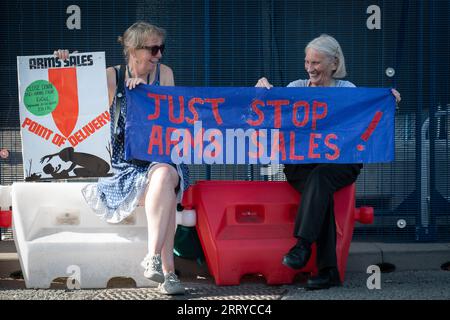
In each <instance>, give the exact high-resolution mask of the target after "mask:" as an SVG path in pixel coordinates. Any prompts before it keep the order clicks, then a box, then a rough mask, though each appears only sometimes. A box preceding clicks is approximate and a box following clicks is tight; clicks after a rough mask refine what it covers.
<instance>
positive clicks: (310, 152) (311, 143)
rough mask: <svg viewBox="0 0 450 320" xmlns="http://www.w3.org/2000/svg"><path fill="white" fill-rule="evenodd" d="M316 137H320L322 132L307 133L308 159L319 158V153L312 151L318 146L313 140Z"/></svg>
mask: <svg viewBox="0 0 450 320" xmlns="http://www.w3.org/2000/svg"><path fill="white" fill-rule="evenodd" d="M316 138H322V134H321V133H310V134H309V149H308V158H310V159H320V154H319V153H314V149H316V148H317V147H318V146H319V145H318V144H317V143H315V141H314V140H315V139H316Z"/></svg>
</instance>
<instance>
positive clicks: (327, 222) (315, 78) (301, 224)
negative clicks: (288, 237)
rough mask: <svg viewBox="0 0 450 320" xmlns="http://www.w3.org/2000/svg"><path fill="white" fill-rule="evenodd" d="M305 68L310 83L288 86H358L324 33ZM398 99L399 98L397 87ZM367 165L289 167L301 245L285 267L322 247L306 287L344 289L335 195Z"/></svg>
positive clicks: (262, 83)
mask: <svg viewBox="0 0 450 320" xmlns="http://www.w3.org/2000/svg"><path fill="white" fill-rule="evenodd" d="M305 70H306V72H307V73H308V75H309V79H300V80H296V81H293V82H291V83H290V84H288V87H355V85H354V84H353V83H351V82H349V81H345V80H340V78H344V77H345V76H346V68H345V60H344V54H343V53H342V49H341V46H340V45H339V43H338V42H337V41H336V39H334V38H333V37H331V36H329V35H321V36H320V37H318V38H315V39H314V40H312V41H311V42H310V43H309V44H308V45H307V46H306V48H305ZM256 87H264V88H267V89H270V88H271V87H272V85H271V84H270V83H269V81H268V80H267V79H266V78H261V79H259V80H258V83H257V84H256ZM392 94H393V95H394V96H395V99H396V101H397V103H398V102H400V94H399V93H398V92H397V91H396V90H394V89H392ZM361 168H362V164H356V163H355V164H334V163H327V164H289V165H285V166H284V173H285V175H286V179H287V181H288V182H289V183H290V184H291V185H292V186H293V187H294V188H295V189H296V190H297V191H299V192H300V193H301V194H302V199H301V203H300V207H299V209H298V213H297V217H296V221H295V225H294V237H295V238H297V243H296V245H295V246H294V247H292V248H291V249H290V250H289V252H288V253H287V254H286V255H285V256H284V257H283V260H282V263H283V264H284V265H286V266H288V267H290V268H292V269H301V268H303V267H304V266H305V265H306V264H307V262H308V260H309V258H310V256H311V245H312V244H313V243H314V242H315V243H316V245H317V257H316V261H317V267H318V269H319V275H318V276H316V277H313V278H311V279H308V281H307V284H306V288H307V289H324V288H329V287H333V286H340V285H341V280H340V277H339V272H338V269H337V257H336V225H335V221H334V204H333V194H334V192H336V191H337V190H339V189H341V188H343V187H345V186H348V185H350V184H352V183H354V182H355V181H356V179H357V177H358V175H359V172H360V170H361Z"/></svg>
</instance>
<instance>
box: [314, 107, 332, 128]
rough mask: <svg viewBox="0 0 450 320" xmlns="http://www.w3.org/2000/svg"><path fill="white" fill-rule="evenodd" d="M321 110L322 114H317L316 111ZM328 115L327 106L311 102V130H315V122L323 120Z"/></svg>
mask: <svg viewBox="0 0 450 320" xmlns="http://www.w3.org/2000/svg"><path fill="white" fill-rule="evenodd" d="M318 108H323V112H322V113H320V114H317V109H318ZM327 113H328V105H327V104H326V103H325V102H319V101H314V102H313V111H312V126H311V129H313V130H316V126H317V120H320V119H323V118H325V117H326V116H327Z"/></svg>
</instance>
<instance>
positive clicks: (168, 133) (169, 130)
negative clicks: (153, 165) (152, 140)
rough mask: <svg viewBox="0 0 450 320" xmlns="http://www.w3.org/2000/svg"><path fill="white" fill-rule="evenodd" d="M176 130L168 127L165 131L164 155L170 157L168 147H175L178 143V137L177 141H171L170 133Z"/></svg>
mask: <svg viewBox="0 0 450 320" xmlns="http://www.w3.org/2000/svg"><path fill="white" fill-rule="evenodd" d="M176 130H177V129H176V128H172V127H169V128H167V130H166V155H170V147H171V146H172V145H176V144H177V143H178V142H179V141H180V137H178V140H172V133H173V132H174V131H176Z"/></svg>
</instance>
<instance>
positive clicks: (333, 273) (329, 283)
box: [306, 268, 342, 290]
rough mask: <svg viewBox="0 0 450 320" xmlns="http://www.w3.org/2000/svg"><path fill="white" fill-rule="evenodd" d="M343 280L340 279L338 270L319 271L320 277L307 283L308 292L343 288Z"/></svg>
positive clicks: (313, 278)
mask: <svg viewBox="0 0 450 320" xmlns="http://www.w3.org/2000/svg"><path fill="white" fill-rule="evenodd" d="M341 285H342V283H341V279H340V278H339V271H338V269H337V268H328V269H325V270H322V271H319V275H318V276H316V277H312V278H311V279H308V281H307V282H306V289H307V290H319V289H328V288H331V287H339V286H341Z"/></svg>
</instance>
